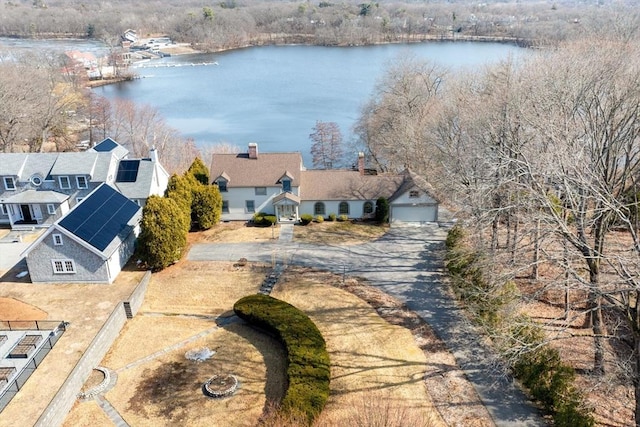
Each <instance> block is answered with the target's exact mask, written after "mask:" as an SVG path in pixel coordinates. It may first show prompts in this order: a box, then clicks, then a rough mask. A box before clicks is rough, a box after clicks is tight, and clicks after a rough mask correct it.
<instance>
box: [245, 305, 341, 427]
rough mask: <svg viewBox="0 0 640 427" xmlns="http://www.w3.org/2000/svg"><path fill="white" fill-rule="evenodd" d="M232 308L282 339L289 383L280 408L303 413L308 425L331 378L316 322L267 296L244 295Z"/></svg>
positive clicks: (325, 395) (321, 404)
mask: <svg viewBox="0 0 640 427" xmlns="http://www.w3.org/2000/svg"><path fill="white" fill-rule="evenodd" d="M233 310H234V311H235V313H236V314H237V315H238V317H240V318H242V319H244V320H245V321H247V322H249V323H251V324H253V325H255V326H258V327H260V328H263V329H266V330H267V331H269V332H271V333H273V334H275V336H276V338H277V339H279V340H280V341H281V342H282V344H283V345H284V347H285V349H286V352H287V380H288V383H289V386H288V388H287V392H286V394H285V396H284V399H283V400H282V405H281V407H280V409H281V410H282V411H284V412H286V413H291V414H295V413H302V414H305V415H306V417H307V420H308V421H309V424H311V423H312V422H313V420H314V419H315V418H316V417H317V416H318V415H319V414H320V413H321V412H322V409H323V408H324V405H325V403H326V402H327V399H328V398H329V379H330V370H329V367H330V362H329V353H327V349H326V345H325V341H324V338H323V337H322V334H321V333H320V331H319V330H318V328H317V327H316V325H315V324H314V323H313V322H312V321H311V319H309V317H307V315H306V314H304V313H303V312H302V311H300V310H298V309H297V308H295V307H294V306H292V305H291V304H287V303H286V302H284V301H281V300H278V299H276V298H273V297H270V296H268V295H262V294H256V295H250V296H247V297H244V298H242V299H240V300H238V301H237V302H236V303H235V304H234V306H233Z"/></svg>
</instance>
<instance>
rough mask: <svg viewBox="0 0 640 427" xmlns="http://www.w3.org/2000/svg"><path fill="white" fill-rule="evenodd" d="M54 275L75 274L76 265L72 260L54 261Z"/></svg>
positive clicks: (52, 262) (52, 261)
mask: <svg viewBox="0 0 640 427" xmlns="http://www.w3.org/2000/svg"><path fill="white" fill-rule="evenodd" d="M51 264H52V265H53V272H54V274H64V273H75V272H76V265H75V263H74V262H73V260H72V259H52V260H51Z"/></svg>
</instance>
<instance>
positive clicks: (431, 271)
mask: <svg viewBox="0 0 640 427" xmlns="http://www.w3.org/2000/svg"><path fill="white" fill-rule="evenodd" d="M445 237H446V231H445V230H443V229H440V228H438V227H437V226H424V227H406V228H392V229H391V230H390V231H389V232H388V233H387V234H386V235H385V236H383V238H381V239H379V240H377V241H375V242H368V243H366V244H362V245H356V246H339V245H335V246H333V245H323V246H319V245H310V244H300V243H296V242H295V241H293V242H288V243H286V242H284V241H279V242H277V243H270V242H265V243H257V244H256V243H238V244H197V245H194V246H193V247H192V248H191V250H190V252H189V254H188V256H187V257H188V259H189V260H192V261H207V260H216V261H234V260H237V259H240V258H242V257H244V258H247V259H249V260H251V261H260V262H265V263H271V261H272V259H274V258H275V259H276V260H278V262H281V263H282V264H284V265H288V264H297V265H303V266H309V267H315V268H319V269H324V270H329V271H333V272H335V273H339V274H342V273H343V272H346V274H349V275H352V276H360V277H364V278H366V279H368V280H369V281H370V282H371V284H372V285H374V286H376V287H378V288H380V289H382V290H383V291H384V292H386V293H388V294H390V295H392V296H394V297H396V298H398V299H399V300H401V301H402V302H404V303H405V304H406V305H407V307H408V308H409V309H411V310H413V311H415V312H416V313H418V314H419V315H420V316H421V317H422V318H423V319H424V320H425V321H426V322H427V323H429V325H430V326H431V327H432V328H433V329H434V331H435V332H436V334H438V336H439V337H440V338H441V339H442V340H443V341H444V342H445V343H446V345H447V346H448V348H449V350H450V351H451V352H452V353H453V355H454V356H455V358H456V360H457V362H458V365H459V366H460V367H461V368H462V369H463V370H464V371H465V373H466V375H467V377H468V378H469V380H470V381H471V382H472V383H473V385H474V386H475V388H476V390H477V392H478V395H479V396H480V398H481V399H482V401H483V403H484V405H485V406H486V407H487V409H488V411H489V413H490V414H491V416H492V417H493V419H494V421H495V424H496V425H497V426H500V427H502V426H504V427H530V426H544V425H547V424H546V423H545V422H544V420H543V418H542V417H541V415H540V413H539V411H538V410H537V409H536V408H535V406H534V405H533V404H532V403H531V402H530V401H529V400H528V398H527V397H526V395H525V394H524V393H523V392H522V391H521V390H520V389H519V388H518V387H517V386H516V385H515V384H514V383H513V381H511V380H510V379H509V377H508V375H507V374H506V373H505V372H501V371H499V370H497V368H496V366H499V363H495V362H496V361H497V360H498V358H497V356H496V355H495V354H494V353H493V352H492V350H491V349H490V348H489V347H488V346H486V345H485V344H484V342H483V340H482V337H481V336H480V335H479V334H478V332H477V331H476V330H475V329H474V327H473V326H472V325H470V324H469V322H468V321H467V320H466V317H465V316H464V313H462V312H461V311H460V309H459V308H458V307H457V305H456V303H455V299H454V297H453V296H452V295H451V294H450V292H449V287H448V285H447V284H446V281H445V273H444V270H443V263H442V255H443V250H444V239H445Z"/></svg>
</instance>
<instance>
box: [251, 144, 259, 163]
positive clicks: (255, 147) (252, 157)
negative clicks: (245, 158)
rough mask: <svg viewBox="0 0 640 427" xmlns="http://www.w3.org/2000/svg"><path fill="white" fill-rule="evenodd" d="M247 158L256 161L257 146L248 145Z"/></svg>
mask: <svg viewBox="0 0 640 427" xmlns="http://www.w3.org/2000/svg"><path fill="white" fill-rule="evenodd" d="M249 158H250V159H257V158H258V144H256V143H255V142H250V143H249Z"/></svg>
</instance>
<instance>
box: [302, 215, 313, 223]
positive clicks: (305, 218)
mask: <svg viewBox="0 0 640 427" xmlns="http://www.w3.org/2000/svg"><path fill="white" fill-rule="evenodd" d="M311 221H313V215H311V214H302V215H300V222H301V223H302V225H308V224H310V223H311Z"/></svg>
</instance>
